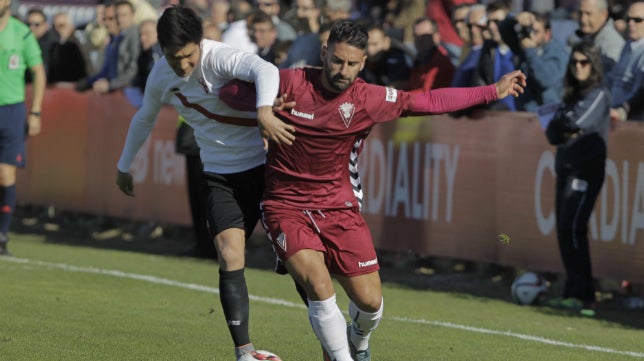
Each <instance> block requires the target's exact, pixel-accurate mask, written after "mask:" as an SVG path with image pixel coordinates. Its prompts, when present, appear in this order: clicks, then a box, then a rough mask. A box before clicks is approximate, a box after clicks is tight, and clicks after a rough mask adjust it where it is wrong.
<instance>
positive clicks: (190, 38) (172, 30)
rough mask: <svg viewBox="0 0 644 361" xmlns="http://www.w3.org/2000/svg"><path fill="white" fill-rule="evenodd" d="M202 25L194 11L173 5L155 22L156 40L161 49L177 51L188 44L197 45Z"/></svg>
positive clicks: (201, 34)
mask: <svg viewBox="0 0 644 361" xmlns="http://www.w3.org/2000/svg"><path fill="white" fill-rule="evenodd" d="M202 37H203V23H202V21H201V18H200V17H199V15H197V13H195V11H194V10H192V9H190V8H187V7H183V6H177V5H174V6H172V7H169V8H167V9H165V10H164V11H163V14H162V15H161V17H160V18H159V21H158V22H157V38H158V40H159V45H160V46H161V49H163V50H165V49H171V50H175V49H176V50H178V49H181V48H183V47H184V46H186V45H188V44H189V43H195V44H199V43H200V42H201V38H202Z"/></svg>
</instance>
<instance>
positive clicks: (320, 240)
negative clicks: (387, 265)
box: [262, 206, 380, 276]
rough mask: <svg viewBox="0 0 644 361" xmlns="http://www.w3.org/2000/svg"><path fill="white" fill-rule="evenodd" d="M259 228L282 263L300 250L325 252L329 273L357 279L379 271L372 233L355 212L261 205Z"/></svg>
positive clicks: (351, 210) (360, 215) (358, 213)
mask: <svg viewBox="0 0 644 361" xmlns="http://www.w3.org/2000/svg"><path fill="white" fill-rule="evenodd" d="M262 225H263V226H264V228H265V229H266V231H267V232H268V236H269V238H270V240H271V242H272V243H273V248H274V249H275V253H277V256H278V257H279V258H280V259H281V260H282V261H283V262H285V261H286V260H287V259H288V258H289V257H291V256H292V255H293V254H295V253H296V252H297V251H299V250H302V249H313V250H317V251H321V252H324V254H325V257H324V258H325V261H326V265H327V268H328V269H329V272H330V273H331V274H337V275H343V276H358V275H363V274H368V273H373V272H375V271H377V270H378V269H380V266H379V265H378V258H377V256H376V250H375V248H374V247H373V241H372V239H371V232H370V231H369V228H368V227H367V223H366V222H365V220H364V218H363V217H362V214H360V212H358V211H357V210H353V209H337V210H325V211H302V210H297V209H292V208H281V207H275V206H269V207H266V206H264V208H263V211H262Z"/></svg>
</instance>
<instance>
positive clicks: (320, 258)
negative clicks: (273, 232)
mask: <svg viewBox="0 0 644 361" xmlns="http://www.w3.org/2000/svg"><path fill="white" fill-rule="evenodd" d="M285 265H286V268H287V269H288V271H289V273H290V274H291V276H292V277H293V279H294V280H295V282H297V284H299V285H302V288H303V289H304V291H305V292H306V295H307V298H308V313H309V321H310V322H311V327H312V328H313V332H314V333H315V335H316V336H317V338H318V339H319V340H320V343H321V344H322V347H323V348H324V350H326V352H327V353H328V355H329V356H330V358H331V359H332V360H336V361H344V360H347V361H351V360H352V358H351V354H350V351H349V345H348V343H347V339H346V336H345V332H346V327H347V326H346V325H347V323H346V320H345V318H344V315H343V314H342V311H340V308H339V307H338V305H337V303H336V298H335V289H334V287H333V281H332V280H331V275H330V274H329V271H328V269H327V268H326V264H325V260H324V253H322V252H320V251H316V250H311V249H302V250H300V251H298V252H297V253H295V254H293V255H292V256H291V257H289V258H288V260H287V261H286V263H285Z"/></svg>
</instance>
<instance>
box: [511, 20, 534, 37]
mask: <svg viewBox="0 0 644 361" xmlns="http://www.w3.org/2000/svg"><path fill="white" fill-rule="evenodd" d="M514 31H515V32H516V33H517V36H518V37H519V39H525V38H529V37H531V36H532V33H533V32H534V28H533V27H532V24H530V25H521V24H519V23H517V24H516V25H515V26H514Z"/></svg>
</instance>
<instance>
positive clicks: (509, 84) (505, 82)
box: [495, 70, 526, 99]
mask: <svg viewBox="0 0 644 361" xmlns="http://www.w3.org/2000/svg"><path fill="white" fill-rule="evenodd" d="M495 85H496V94H497V96H498V98H499V99H503V98H505V97H507V96H510V95H511V96H513V97H518V96H519V95H520V94H523V88H525V86H526V76H525V74H523V72H521V70H515V71H512V72H509V73H507V74H505V75H504V76H503V77H502V78H501V79H500V80H499V81H498V82H496V84H495Z"/></svg>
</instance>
